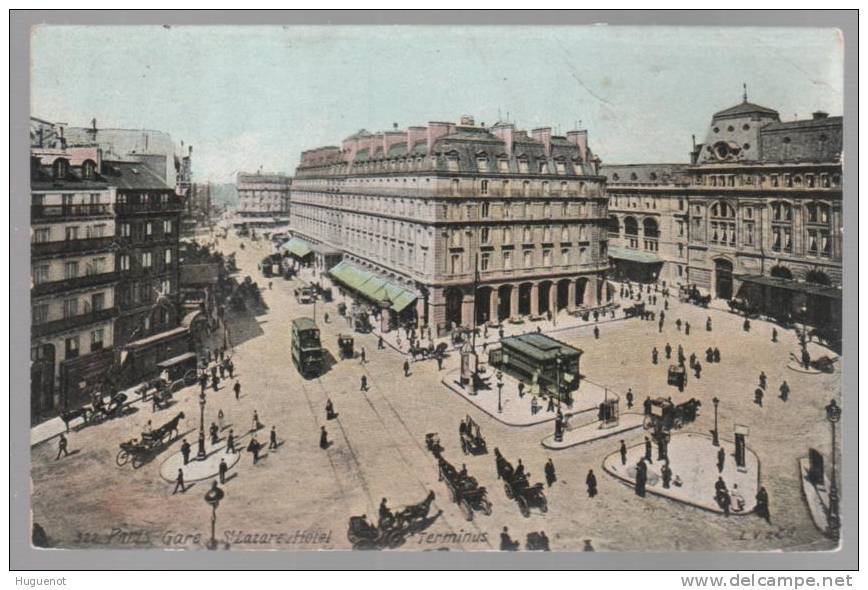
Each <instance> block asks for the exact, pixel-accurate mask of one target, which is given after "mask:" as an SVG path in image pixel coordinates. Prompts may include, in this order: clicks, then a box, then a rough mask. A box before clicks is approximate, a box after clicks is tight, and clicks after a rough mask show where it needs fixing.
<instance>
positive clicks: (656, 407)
mask: <svg viewBox="0 0 868 590" xmlns="http://www.w3.org/2000/svg"><path fill="white" fill-rule="evenodd" d="M701 405H702V402H700V401H699V400H698V399H696V398H695V397H692V398H690V399H689V400H687V401H686V402H683V403H680V404H677V405H676V404H675V403H673V402H672V401H671V400H669V399H664V398H662V397H659V398H657V399H653V400H651V413H650V414H646V415H645V420H644V421H643V423H642V426H643V427H644V428H645V430H653V431H655V432H656V431H660V430H673V429H678V428H681V427H682V426H684V425H685V424H689V423H690V422H693V421H695V420H696V416H697V415H698V414H699V407H700V406H701Z"/></svg>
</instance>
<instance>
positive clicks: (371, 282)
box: [329, 260, 419, 332]
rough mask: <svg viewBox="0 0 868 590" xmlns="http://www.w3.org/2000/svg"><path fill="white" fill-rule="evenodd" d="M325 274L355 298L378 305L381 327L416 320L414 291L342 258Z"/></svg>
mask: <svg viewBox="0 0 868 590" xmlns="http://www.w3.org/2000/svg"><path fill="white" fill-rule="evenodd" d="M329 276H330V277H331V278H332V279H334V280H335V281H336V282H337V283H338V284H340V285H341V287H343V288H346V289H347V290H348V291H349V292H350V293H351V294H352V295H353V296H354V297H355V298H358V299H361V300H362V301H364V302H365V303H368V304H370V305H373V306H374V307H375V308H377V309H379V311H380V313H381V322H382V324H381V329H382V330H383V331H385V332H388V331H390V330H393V329H395V328H396V327H397V326H399V325H406V324H408V323H414V322H415V321H416V317H415V316H416V306H414V305H413V304H414V303H415V302H416V300H417V299H418V298H419V296H418V295H417V294H416V293H415V292H413V291H411V290H409V289H407V288H405V287H402V286H401V285H399V284H397V283H395V282H392V281H389V280H386V279H384V278H382V277H380V276H377V275H376V274H374V273H372V272H371V271H368V270H365V269H363V268H360V267H358V266H356V265H354V264H352V263H350V262H348V261H346V260H343V261H341V262H339V263H338V264H337V265H335V266H334V267H333V268H332V269H331V270H330V271H329Z"/></svg>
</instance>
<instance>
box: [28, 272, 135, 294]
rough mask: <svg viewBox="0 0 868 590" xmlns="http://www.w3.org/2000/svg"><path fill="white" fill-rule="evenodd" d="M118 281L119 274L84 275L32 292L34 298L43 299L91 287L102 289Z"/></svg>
mask: <svg viewBox="0 0 868 590" xmlns="http://www.w3.org/2000/svg"><path fill="white" fill-rule="evenodd" d="M117 280H118V273H117V272H114V271H113V272H102V273H99V274H93V275H84V276H80V277H75V278H74V279H62V280H59V281H50V282H47V283H41V284H39V285H34V286H33V288H32V289H31V290H30V294H31V296H32V297H42V296H43V295H56V294H57V293H64V292H66V291H74V290H77V289H87V288H89V287H100V286H103V285H110V284H112V283H114V282H116V281H117Z"/></svg>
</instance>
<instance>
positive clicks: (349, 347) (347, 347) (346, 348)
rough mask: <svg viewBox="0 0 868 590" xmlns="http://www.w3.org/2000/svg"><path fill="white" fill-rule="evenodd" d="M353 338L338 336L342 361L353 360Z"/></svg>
mask: <svg viewBox="0 0 868 590" xmlns="http://www.w3.org/2000/svg"><path fill="white" fill-rule="evenodd" d="M353 342H354V341H353V337H352V336H350V335H348V334H338V348H339V349H340V351H341V358H342V359H351V358H353V355H354V354H355V353H354V351H353Z"/></svg>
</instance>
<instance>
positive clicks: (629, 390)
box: [624, 387, 633, 408]
mask: <svg viewBox="0 0 868 590" xmlns="http://www.w3.org/2000/svg"><path fill="white" fill-rule="evenodd" d="M624 397H625V399H626V400H627V407H628V408H632V407H633V388H632V387H628V388H627V395H626V396H624Z"/></svg>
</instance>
